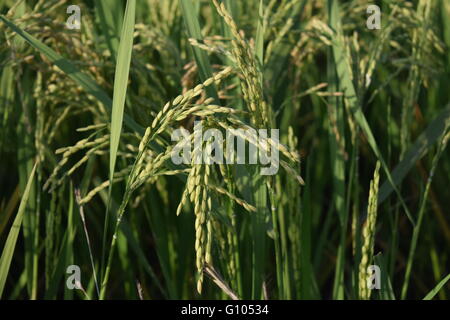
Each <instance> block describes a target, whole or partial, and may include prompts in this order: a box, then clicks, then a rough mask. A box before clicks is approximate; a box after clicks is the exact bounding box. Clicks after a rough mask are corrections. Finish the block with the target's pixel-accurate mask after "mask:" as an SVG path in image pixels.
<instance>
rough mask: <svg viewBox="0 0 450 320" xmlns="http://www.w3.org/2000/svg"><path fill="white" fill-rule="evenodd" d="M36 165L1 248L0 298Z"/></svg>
mask: <svg viewBox="0 0 450 320" xmlns="http://www.w3.org/2000/svg"><path fill="white" fill-rule="evenodd" d="M36 166H37V164H35V165H34V167H33V170H32V171H31V174H30V177H29V178H28V182H27V186H26V188H25V191H24V193H23V197H22V200H21V201H20V205H19V211H18V212H17V216H16V218H15V219H14V223H13V225H12V227H11V230H10V231H9V234H8V238H7V239H6V244H5V247H4V248H3V252H2V256H1V258H0V298H1V297H2V294H3V289H4V288H5V283H6V278H7V276H8V272H9V267H10V265H11V260H12V257H13V254H14V249H15V247H16V242H17V237H18V236H19V231H20V227H21V225H22V220H23V214H24V212H25V208H26V206H27V202H28V196H29V194H30V190H31V185H32V184H33V180H34V174H35V172H36Z"/></svg>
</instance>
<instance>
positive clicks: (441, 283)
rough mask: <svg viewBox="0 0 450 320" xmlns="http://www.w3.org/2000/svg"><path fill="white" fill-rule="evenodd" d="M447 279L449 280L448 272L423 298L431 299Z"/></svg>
mask: <svg viewBox="0 0 450 320" xmlns="http://www.w3.org/2000/svg"><path fill="white" fill-rule="evenodd" d="M449 280H450V274H448V275H447V276H446V277H445V278H444V279H442V281H441V282H439V283H438V284H437V286H436V287H435V288H434V289H433V290H431V291H430V292H429V293H428V294H427V295H426V296H425V297H424V298H423V300H431V299H433V298H434V297H435V296H436V295H437V294H438V292H439V291H440V290H441V289H442V288H443V287H444V286H445V284H446V283H447V282H448V281H449Z"/></svg>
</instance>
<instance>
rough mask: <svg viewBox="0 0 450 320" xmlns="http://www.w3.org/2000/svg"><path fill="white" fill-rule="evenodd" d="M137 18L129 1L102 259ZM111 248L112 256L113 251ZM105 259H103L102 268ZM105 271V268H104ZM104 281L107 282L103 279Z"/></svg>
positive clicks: (115, 104)
mask: <svg viewBox="0 0 450 320" xmlns="http://www.w3.org/2000/svg"><path fill="white" fill-rule="evenodd" d="M135 17H136V0H129V1H127V6H126V9H125V18H124V22H123V26H122V31H121V36H120V43H119V49H118V54H117V65H116V72H115V78H114V96H113V103H112V114H111V135H110V137H111V138H110V146H109V148H110V149H109V150H110V153H109V157H110V158H109V181H110V183H109V192H108V199H109V200H108V205H107V210H106V216H105V225H104V230H103V250H102V252H103V253H102V257H104V256H105V252H106V248H105V245H106V237H107V234H108V226H109V212H108V211H109V210H108V209H109V206H110V203H111V194H112V187H113V182H114V181H113V177H114V170H115V166H116V158H117V151H118V149H119V141H120V135H121V132H122V125H123V124H122V122H123V115H124V109H125V99H126V94H127V87H128V76H129V73H130V64H131V53H132V49H133V34H134V26H135ZM113 249H114V248H110V250H111V253H110V254H112V250H113ZM103 262H104V259H103V258H102V266H103V265H104V264H103ZM102 270H103V268H102ZM103 280H106V278H105V279H103ZM105 288H106V281H105V282H104V283H102V288H101V294H100V299H103V298H104V295H105Z"/></svg>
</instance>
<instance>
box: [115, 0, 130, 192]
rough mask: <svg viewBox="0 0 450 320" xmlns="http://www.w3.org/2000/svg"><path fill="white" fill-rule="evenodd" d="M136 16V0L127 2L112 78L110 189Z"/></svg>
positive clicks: (120, 128) (120, 127) (120, 129)
mask: <svg viewBox="0 0 450 320" xmlns="http://www.w3.org/2000/svg"><path fill="white" fill-rule="evenodd" d="M135 15H136V0H129V1H128V2H127V8H126V10H125V19H124V23H123V27H122V33H121V36H120V44H119V51H118V54H117V65H116V73H115V78H114V96H113V103H112V115H111V139H110V154H109V157H110V158H109V177H110V181H111V183H110V187H111V186H112V182H113V179H112V178H113V175H114V168H115V165H116V158H117V150H118V148H119V141H120V133H121V131H122V122H123V114H124V108H125V98H126V95H127V87H128V86H127V83H128V75H129V73H130V63H131V52H132V49H133V33H134V24H135Z"/></svg>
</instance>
